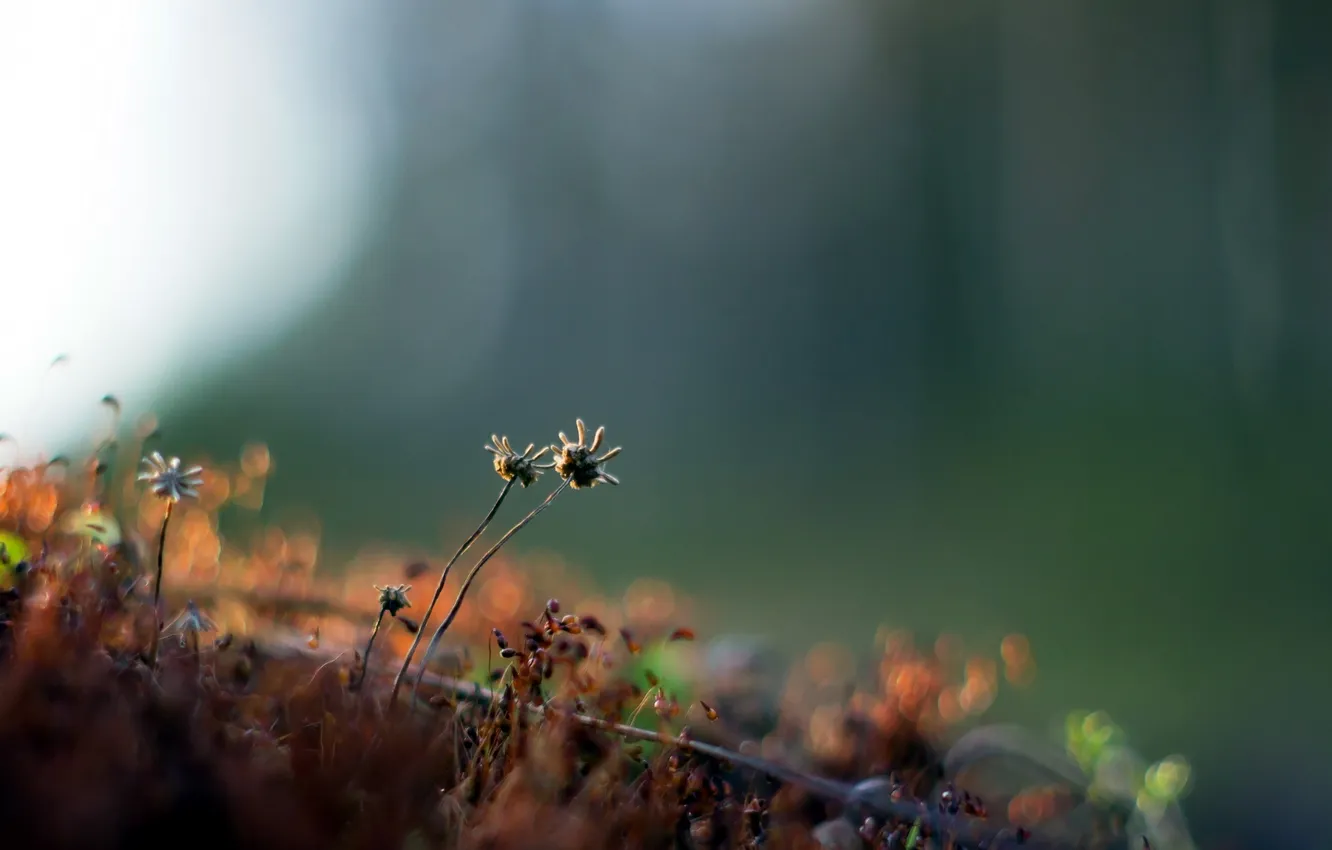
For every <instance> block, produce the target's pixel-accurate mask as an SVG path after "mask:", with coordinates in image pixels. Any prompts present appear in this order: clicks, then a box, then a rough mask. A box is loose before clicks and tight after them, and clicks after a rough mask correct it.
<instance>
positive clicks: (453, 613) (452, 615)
mask: <svg viewBox="0 0 1332 850" xmlns="http://www.w3.org/2000/svg"><path fill="white" fill-rule="evenodd" d="M571 480H572V479H569V478H566V479H564V481H562V482H561V483H560V486H558V487H556V488H555V489H554V490H553V491H552V492H551V494H550V495H549V496H547V497H546V499H545V501H543V502H542V503H541V504H539V505H537V506H536V507H535V508H533V509H532V510H531V512H529V513H528V515H527V516H525V517H523V518H522V519H520V520H518V522H517V524H516V525H514V527H513V528H510V529H509V530H508V531H506V532H504V536H503V537H501V538H500V539H499V540H497V541H495V545H494V546H491V547H490V550H489V551H487V552H486V554H484V555H482V556H481V560H479V561H477V562H476V566H474V567H472V571H471V572H470V573H468V574H467V578H466V579H464V580H463V583H462V587H460V588H458V595H457V597H455V598H454V600H453V607H451V608H450V609H449V613H448V614H447V615H446V616H445V617H444V622H442V623H440V624H439V628H437V629H435V633H434V634H433V635H432V636H431V638H430V647H434V646H435V645H436V644H438V643H439V639H440V638H441V637H443V636H444V633H445V632H446V631H448V630H449V626H451V625H453V621H454V620H455V619H456V618H457V616H458V610H459V609H460V608H462V604H463V598H464V597H465V596H467V589H468V588H470V587H471V586H472V582H473V581H475V580H476V577H477V574H478V573H480V572H481V568H482V567H484V566H485V565H486V562H487V561H489V560H490V559H491V558H493V557H494V556H495V553H496V552H498V551H499V550H500V549H501V547H503V546H504V544H505V543H508V542H509V538H510V537H513V536H514V535H515V534H517V533H518V532H520V531H522V530H523V527H524V526H526V525H527V524H528V523H529V522H531V521H532V520H534V519H536V517H537V515H538V514H540V513H541V512H542V511H544V510H545V509H546V508H548V507H550V505H551V503H552V502H554V501H555V497H556V496H558V495H560V494H561V493H563V492H564V491H565V489H567V488H568V486H569V482H570V481H571ZM429 663H430V648H427V649H426V653H425V657H424V658H422V659H421V669H420V670H418V671H417V673H416V682H415V683H414V684H413V685H412V695H413V697H415V695H416V691H417V689H418V688H420V687H421V677H422V676H424V675H425V670H426V665H427V664H429Z"/></svg>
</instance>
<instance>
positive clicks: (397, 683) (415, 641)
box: [389, 478, 517, 705]
mask: <svg viewBox="0 0 1332 850" xmlns="http://www.w3.org/2000/svg"><path fill="white" fill-rule="evenodd" d="M516 480H517V479H516V478H510V479H509V480H508V481H505V482H504V488H503V489H502V490H500V494H499V498H498V499H496V500H495V504H494V505H492V506H491V508H490V513H488V514H486V518H485V519H483V520H481V524H480V525H478V526H477V527H476V531H473V532H472V536H471V537H468V538H467V539H466V540H465V541H463V545H461V546H459V547H458V551H457V552H454V553H453V557H452V558H450V559H449V562H448V563H447V564H445V565H444V570H443V572H441V573H440V574H439V584H437V585H435V595H434V596H432V597H430V605H429V606H427V607H426V610H425V614H424V615H423V616H422V617H421V625H420V626H419V627H418V628H417V631H416V636H415V637H414V638H412V645H411V646H409V647H408V648H407V655H406V656H405V657H404V658H403V659H402V668H401V669H399V670H398V675H397V676H395V677H394V678H393V690H392V692H390V694H389V705H393V704H394V703H395V702H397V701H398V690H399V689H400V688H401V687H402V683H403V680H405V679H406V678H407V669H408V668H409V667H411V664H412V656H414V655H416V648H417V647H418V646H420V645H421V636H422V635H424V634H425V627H426V624H427V623H429V622H430V615H431V614H433V613H435V605H436V604H437V603H438V602H439V596H440V594H441V593H443V592H444V583H445V582H446V581H448V580H449V571H450V570H452V569H453V565H454V564H456V563H457V562H458V559H459V558H461V557H462V556H463V553H464V552H466V551H467V550H468V549H470V548H471V546H472V544H473V543H475V542H476V539H477V538H478V537H480V536H481V535H482V533H483V532H485V530H486V526H488V525H490V521H491V520H492V519H494V518H495V514H496V513H498V512H499V509H500V505H502V504H504V497H506V496H508V495H509V491H510V490H512V489H513V483H514V481H516ZM434 648H435V641H434V640H431V641H430V645H429V646H428V647H427V648H426V654H425V657H426V658H429V657H430V653H431V652H432V651H433V650H434ZM422 664H424V662H422Z"/></svg>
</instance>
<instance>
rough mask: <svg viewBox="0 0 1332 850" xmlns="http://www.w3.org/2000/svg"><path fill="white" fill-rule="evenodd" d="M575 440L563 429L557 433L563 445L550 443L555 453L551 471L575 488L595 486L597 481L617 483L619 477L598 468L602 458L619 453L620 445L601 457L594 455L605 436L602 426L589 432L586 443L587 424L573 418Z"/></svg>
mask: <svg viewBox="0 0 1332 850" xmlns="http://www.w3.org/2000/svg"><path fill="white" fill-rule="evenodd" d="M577 425H578V442H574V441H573V440H570V439H569V438H568V437H567V436H565V434H564V432H563V431H561V432H560V441H561V442H562V443H564V445H563V446H556V445H552V446H551V447H550V448H551V451H553V452H555V455H556V457H555V474H557V475H559V476H560V477H561V478H565V479H568V481H569V486H571V487H573V488H574V489H575V490H580V489H582V488H584V487H595V486H596V485H597V484H600V483H601V482H603V481H604V482H606V483H607V484H619V483H620V479H618V478H616V477H615V476H614V475H611V474H610V473H608V472H606V471H605V470H604V469H602V468H601V467H602V466H603V465H604V464H605V463H606V461H608V460H610V459H611V458H613V457H615V456H616V455H618V454H619V453H620V448H619V447H618V446H617V447H616V448H613V449H611V450H610V451H608V452H606V453H605V454H604V455H602V456H601V457H597V456H596V454H597V449H599V448H601V441H602V440H603V439H604V438H605V436H606V426H604V425H603V426H601V427H600V428H598V429H597V432H596V433H595V434H593V435H592V442H591V443H588V442H587V426H586V425H584V424H583V420H581V419H579V420H577Z"/></svg>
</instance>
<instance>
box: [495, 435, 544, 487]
mask: <svg viewBox="0 0 1332 850" xmlns="http://www.w3.org/2000/svg"><path fill="white" fill-rule="evenodd" d="M534 448H536V444H535V443H530V444H528V446H527V448H526V449H524V450H523V451H522V452H521V453H519V452H516V451H514V450H513V446H511V445H509V438H508V437H500V436H498V435H496V434H491V435H490V445H488V446H486V451H488V452H490V453H491V454H493V455H494V456H495V471H496V472H497V473H499V477H500V478H503V479H504V480H505V481H513V480H515V479H516V480H517V481H518V483H519V484H521V485H523V486H524V487H526V486H528V485H529V484H531V483H532V482H533V481H536V480H537V476H538V475H540V474H541V472H542V470H546V469H550V468H551V467H553V466H554V465H555V464H553V463H536V461H537V460H538V459H540V458H541V457H542V456H543V455H544V454H545V453H546V452H548V451H550V449H542V450H541V451H539V452H537V453H536V454H532V450H533V449H534Z"/></svg>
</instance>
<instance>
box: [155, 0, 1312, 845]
mask: <svg viewBox="0 0 1332 850" xmlns="http://www.w3.org/2000/svg"><path fill="white" fill-rule="evenodd" d="M370 17H373V19H374V21H375V27H373V28H371V29H367V30H366V31H365V37H366V38H367V39H375V40H376V41H375V44H377V45H378V49H377V52H376V53H375V54H374V56H375V61H374V69H375V74H377V75H380V76H381V77H382V86H380V87H379V88H376V89H375V92H376V94H375V97H376V98H378V99H370V100H364V99H363V101H357V102H358V103H360V104H361V107H360V108H362V109H363V111H362V112H350V113H348V115H347V116H346V120H348V121H349V122H351V123H356V122H365V123H367V124H368V125H373V126H380V125H381V124H382V125H383V126H384V127H388V126H390V125H391V127H392V133H391V144H390V143H388V142H386V145H387V147H386V150H388V151H389V153H388V154H387V155H386V159H385V162H387V165H386V166H385V167H384V169H383V171H382V174H380V176H379V178H378V180H379V182H378V183H377V187H376V194H375V196H374V197H375V199H376V200H375V201H374V203H375V206H374V207H373V209H371V210H369V212H368V213H367V220H368V221H369V222H370V224H369V225H367V227H368V228H369V229H368V230H367V231H366V233H367V235H366V242H365V246H364V247H363V248H361V249H359V250H358V251H357V252H355V254H354V255H353V257H352V258H351V260H350V261H348V262H346V263H344V264H342V265H341V266H340V267H339V269H338V270H337V272H336V278H337V279H336V281H335V283H336V288H335V291H334V292H333V294H331V295H330V296H329V297H328V298H327V299H326V300H325V301H323V302H322V303H321V304H319V305H318V306H317V307H315V308H313V309H311V310H310V311H309V312H308V313H307V314H306V315H305V316H304V317H303V318H302V319H301V320H300V321H299V322H298V323H297V324H296V325H295V326H294V327H293V328H292V329H290V330H289V331H288V332H286V333H284V334H281V335H279V336H277V337H275V338H274V341H272V342H264V343H262V344H257V345H252V346H250V347H249V348H248V349H247V350H246V351H245V352H244V353H243V354H241V355H237V356H235V357H233V359H232V360H231V362H230V363H229V364H228V365H227V366H226V367H225V368H224V369H222V370H221V371H220V372H218V373H217V374H216V375H214V376H213V377H212V378H211V379H210V380H208V381H207V382H206V383H203V384H200V385H197V386H193V387H191V388H190V390H189V392H188V393H187V394H185V395H181V396H177V397H175V398H174V399H167V398H163V399H162V400H161V401H160V402H159V403H158V404H157V409H158V410H159V412H160V413H161V414H162V425H163V432H164V434H168V435H170V439H171V441H172V445H173V447H175V448H176V450H179V451H184V450H185V449H186V448H189V449H192V450H197V451H206V452H209V453H211V454H212V455H214V456H223V455H230V454H232V453H234V452H235V451H236V448H237V447H238V446H239V445H240V444H241V443H242V442H244V441H247V440H252V439H259V440H263V441H265V442H266V443H267V445H268V446H269V447H270V449H271V451H272V455H273V458H274V460H275V474H274V477H273V478H272V480H271V483H270V485H269V489H268V492H267V505H266V508H265V511H266V512H267V514H268V515H271V516H273V517H275V518H277V517H281V516H283V515H284V512H289V511H292V510H295V509H297V508H299V509H301V510H303V511H308V512H309V513H312V514H313V515H315V516H317V517H319V518H320V522H321V526H322V534H323V548H322V551H323V552H324V553H325V557H326V558H327V559H328V564H327V567H326V568H327V569H337V567H338V563H339V559H343V560H344V561H346V560H350V559H351V558H352V557H353V556H354V555H355V554H356V553H357V551H359V550H361V549H362V548H363V547H366V546H372V545H382V544H385V543H393V544H397V545H399V546H401V547H403V549H404V550H410V549H412V548H413V547H416V548H419V549H428V550H431V551H435V550H439V549H442V548H444V547H446V546H448V545H449V544H452V543H453V542H454V538H455V537H457V536H459V532H460V531H461V532H464V533H465V530H466V529H467V528H469V527H470V526H469V523H471V522H474V521H475V519H476V518H478V517H479V515H480V514H481V513H483V512H484V510H485V508H486V506H487V504H488V503H487V499H489V498H492V497H493V490H494V489H495V488H494V479H493V473H492V472H491V471H490V469H489V467H488V463H487V461H488V456H486V455H485V454H484V453H483V452H481V446H482V444H483V442H484V441H485V439H486V438H487V437H488V436H489V435H490V434H491V433H492V431H496V430H499V431H501V432H502V433H508V434H510V435H512V436H513V438H514V440H515V442H518V443H525V442H526V441H528V440H529V439H530V440H534V441H538V442H540V441H542V440H549V439H553V438H554V432H555V431H556V430H558V429H560V428H564V429H566V430H568V429H569V427H570V426H571V424H572V422H573V419H574V417H575V416H583V417H584V418H586V419H588V420H589V423H590V424H594V425H595V424H600V423H603V422H604V423H605V424H606V425H607V426H608V429H609V431H610V439H611V441H612V442H613V444H616V445H618V444H623V445H624V446H625V452H624V455H623V457H622V458H621V459H619V460H617V461H616V463H617V468H616V470H615V472H616V473H617V474H618V475H619V476H620V477H621V478H622V479H623V481H624V485H623V486H622V487H620V488H619V489H617V490H611V489H610V488H599V489H598V490H596V491H595V492H594V493H593V494H592V495H591V496H589V497H588V498H589V500H594V501H596V502H597V503H598V504H597V505H596V506H595V509H590V508H589V506H588V503H585V502H583V501H582V500H581V499H579V500H578V501H577V503H576V504H575V503H573V501H572V500H571V501H570V503H568V504H561V505H559V506H557V507H556V508H554V509H552V512H551V514H550V516H551V521H546V520H545V519H543V523H544V525H543V526H542V527H541V530H540V531H539V533H533V534H531V535H530V536H529V537H528V538H527V539H526V540H525V541H522V540H521V539H520V542H519V543H517V544H516V545H515V550H516V552H517V553H519V554H521V552H523V551H529V552H530V551H532V550H533V548H540V549H543V550H547V551H553V552H557V553H559V555H560V557H562V558H563V559H564V560H565V561H566V562H568V563H569V564H570V565H573V566H574V567H576V568H577V569H578V570H579V571H581V572H583V573H585V574H587V575H589V576H591V577H592V578H593V579H594V580H595V581H596V582H597V583H598V584H599V585H601V586H604V587H605V588H607V589H608V591H611V592H615V591H619V590H622V589H623V588H624V587H626V586H627V585H628V584H629V583H630V582H632V581H633V580H634V579H636V578H638V577H642V576H652V577H657V578H662V579H665V580H666V581H668V582H670V583H672V584H673V585H674V586H675V587H677V588H678V589H679V590H680V591H681V592H682V593H686V594H688V595H690V596H692V597H694V598H696V599H699V600H701V605H702V608H701V611H702V612H703V613H702V620H701V621H700V622H699V623H698V624H697V625H698V626H699V627H700V631H701V632H703V633H705V634H706V633H708V632H709V631H711V632H714V633H715V632H716V631H719V630H725V631H730V632H749V633H762V634H767V635H770V636H771V638H772V639H773V640H774V641H775V642H776V643H777V644H778V645H780V646H781V647H782V648H784V649H785V650H788V651H797V650H800V649H802V648H805V647H807V646H809V645H810V644H812V643H815V642H818V641H824V640H836V641H841V642H844V643H845V644H846V645H848V646H849V647H852V648H855V649H857V650H858V651H859V650H865V651H868V650H869V649H870V648H871V647H872V641H873V638H874V635H875V633H876V630H877V629H878V628H879V626H880V625H881V624H885V623H887V624H891V625H893V626H897V627H903V628H910V629H913V630H916V631H917V632H918V633H920V634H923V635H925V636H927V637H928V638H929V639H931V640H932V639H933V638H932V636H933V635H934V634H936V633H938V632H940V631H948V632H954V633H957V634H959V635H961V636H963V637H964V639H965V640H967V641H968V642H969V644H972V645H976V646H985V647H988V646H994V647H997V645H998V641H999V639H1000V638H1001V637H1002V636H1003V635H1005V634H1008V633H1011V632H1021V633H1023V634H1025V635H1027V636H1028V637H1029V639H1030V642H1031V645H1032V648H1033V652H1034V653H1035V657H1036V659H1037V661H1038V664H1039V675H1038V678H1037V680H1036V682H1035V684H1034V685H1033V686H1032V687H1031V688H1029V689H1028V690H1026V691H1021V692H1017V691H1014V692H1005V693H1004V694H1003V695H1001V697H1000V699H999V702H998V703H997V704H996V705H995V707H994V710H993V711H992V712H991V715H992V716H994V717H1000V718H1004V717H1007V718H1012V719H1018V720H1021V721H1023V722H1024V723H1027V724H1030V725H1032V726H1033V727H1035V728H1041V729H1043V728H1045V725H1046V724H1048V723H1050V722H1051V721H1055V722H1059V721H1060V719H1061V718H1062V717H1063V715H1064V713H1065V712H1067V711H1069V710H1071V709H1076V708H1086V709H1105V710H1107V711H1108V712H1109V713H1110V714H1111V715H1112V716H1113V717H1114V718H1115V719H1116V720H1117V721H1119V722H1120V723H1121V724H1122V725H1123V726H1124V727H1125V728H1126V729H1127V730H1128V731H1129V734H1130V735H1131V736H1132V740H1133V743H1134V744H1135V746H1136V747H1137V748H1139V749H1140V750H1141V751H1143V752H1144V753H1147V754H1150V755H1151V756H1152V757H1153V758H1159V757H1160V756H1163V755H1166V754H1168V753H1172V752H1179V753H1182V754H1184V755H1186V756H1187V757H1188V759H1189V761H1190V762H1191V764H1192V766H1193V772H1194V788H1193V792H1192V794H1191V796H1190V797H1189V799H1188V803H1187V808H1188V811H1189V813H1190V816H1191V822H1192V824H1193V828H1194V833H1195V837H1196V838H1197V839H1198V841H1199V843H1200V845H1201V846H1204V847H1208V846H1222V845H1221V844H1220V843H1219V842H1220V841H1221V840H1222V839H1232V840H1235V841H1237V842H1248V841H1255V840H1261V841H1268V842H1270V841H1273V840H1275V844H1270V843H1267V844H1263V845H1261V846H1287V845H1288V844H1290V845H1291V846H1295V845H1294V844H1293V843H1292V842H1294V841H1295V840H1296V839H1297V838H1298V839H1299V840H1301V841H1303V842H1304V846H1316V845H1319V844H1320V843H1321V842H1323V841H1325V840H1328V839H1327V835H1326V833H1325V832H1321V833H1320V832H1317V831H1315V827H1317V826H1318V821H1319V819H1318V818H1316V817H1315V816H1314V813H1315V812H1316V811H1317V806H1318V804H1319V802H1320V801H1321V795H1322V794H1323V793H1324V792H1326V791H1327V790H1328V783H1327V777H1328V775H1329V774H1328V766H1329V763H1330V762H1332V744H1330V743H1329V742H1332V734H1329V730H1328V728H1327V719H1326V718H1327V717H1328V705H1329V700H1332V684H1329V678H1328V675H1327V671H1328V670H1329V669H1330V668H1332V619H1329V615H1328V606H1329V603H1332V579H1329V576H1328V568H1329V552H1332V530H1329V529H1330V528H1332V525H1329V523H1328V518H1327V511H1328V508H1329V504H1330V501H1329V498H1328V497H1329V495H1330V494H1332V484H1329V482H1332V334H1329V333H1328V332H1327V329H1328V328H1329V326H1330V325H1329V323H1330V322H1332V248H1329V236H1332V88H1330V85H1329V81H1330V80H1332V52H1330V51H1328V49H1327V46H1328V42H1327V33H1329V32H1332V20H1330V19H1332V15H1330V14H1329V13H1328V12H1327V11H1326V10H1325V9H1324V7H1323V6H1321V5H1319V4H1313V3H1302V4H1301V3H1295V2H1271V3H1264V2H1249V0H1212V2H1206V1H1205V0H1179V2H1172V3H1149V2H1138V0H1126V1H1121V2H1113V3H1111V2H1099V3H1096V2H1067V0H1030V2H1026V1H1025V0H1024V2H1009V3H963V2H939V0H890V2H882V1H881V0H876V2H849V1H848V2H814V0H785V1H784V2H771V1H770V0H769V1H768V2H760V0H724V2H718V0H709V2H704V0H675V2H665V3H662V2H657V3H643V2H629V0H584V2H579V3H570V2H521V3H520V2H488V3H462V2H455V3H434V4H427V3H416V4H400V5H385V6H382V7H379V8H378V10H377V11H376V12H375V13H374V14H373V15H371V16H370ZM289 36H290V37H291V38H293V39H299V30H298V29H296V30H293V31H292V32H290V33H289ZM364 61H365V60H364V57H358V59H357V63H358V64H355V65H354V66H352V70H350V71H348V70H347V69H345V68H344V69H343V70H342V76H336V77H332V78H330V81H329V86H330V87H337V86H345V85H352V84H353V83H349V82H348V80H352V81H353V82H354V80H355V79H358V77H357V76H356V75H357V73H359V72H358V71H356V70H355V69H356V68H360V67H361V64H359V63H363V62H364ZM376 79H380V77H376ZM385 134H386V135H385V138H386V139H387V138H389V135H390V134H388V131H387V130H386V131H385ZM310 143H311V145H314V146H317V145H318V144H319V140H317V139H312V140H311V141H310ZM242 189H243V187H239V188H238V189H237V191H241V190H242ZM245 190H246V191H250V189H245ZM252 190H253V191H258V189H257V188H255V189H252ZM288 238H289V239H291V240H293V242H294V243H295V244H297V245H298V246H299V247H300V249H301V250H302V251H310V252H319V251H324V250H328V249H331V247H333V246H331V245H330V244H329V239H328V237H327V235H326V234H324V233H322V232H321V231H319V230H318V229H317V228H314V229H310V230H309V231H307V230H305V229H303V228H302V227H300V226H299V223H294V224H293V225H292V227H291V228H290V230H289V231H288ZM272 285H273V286H281V282H280V281H274V282H273V283H272ZM253 309H254V310H255V311H256V313H257V314H258V313H262V312H263V310H264V304H263V302H262V301H256V303H255V304H254V307H253ZM538 538H539V539H538ZM525 547H526V548H525ZM1248 846H1257V845H1248Z"/></svg>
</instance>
